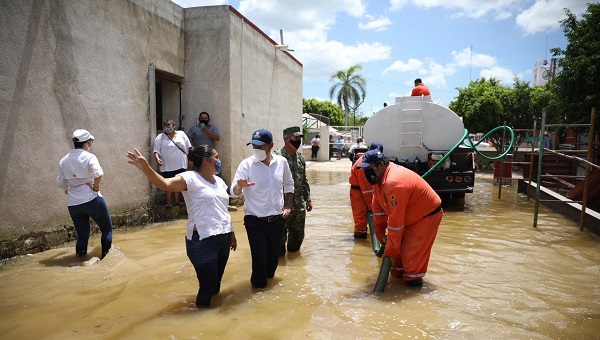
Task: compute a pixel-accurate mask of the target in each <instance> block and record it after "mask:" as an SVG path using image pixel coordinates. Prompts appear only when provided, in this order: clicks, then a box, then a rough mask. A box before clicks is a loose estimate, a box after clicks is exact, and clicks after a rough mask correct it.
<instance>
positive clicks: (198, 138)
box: [187, 112, 221, 148]
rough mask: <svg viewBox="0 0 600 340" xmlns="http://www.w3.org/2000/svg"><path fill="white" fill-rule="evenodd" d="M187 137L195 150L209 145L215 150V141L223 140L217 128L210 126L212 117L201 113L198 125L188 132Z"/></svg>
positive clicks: (206, 113)
mask: <svg viewBox="0 0 600 340" xmlns="http://www.w3.org/2000/svg"><path fill="white" fill-rule="evenodd" d="M187 136H188V138H189V139H190V142H191V143H192V146H193V147H195V148H197V147H199V146H200V145H208V146H210V147H213V148H214V147H215V141H219V140H220V139H221V136H220V135H219V130H217V127H216V126H214V125H212V124H210V115H209V114H208V112H200V115H198V124H196V125H194V126H192V127H191V128H190V129H189V130H188V133H187Z"/></svg>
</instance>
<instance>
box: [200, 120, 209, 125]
mask: <svg viewBox="0 0 600 340" xmlns="http://www.w3.org/2000/svg"><path fill="white" fill-rule="evenodd" d="M202 124H204V126H206V125H208V120H203V119H201V120H200V125H202Z"/></svg>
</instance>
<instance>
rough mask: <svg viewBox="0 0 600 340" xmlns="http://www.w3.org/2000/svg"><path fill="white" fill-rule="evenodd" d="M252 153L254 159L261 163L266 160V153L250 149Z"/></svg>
mask: <svg viewBox="0 0 600 340" xmlns="http://www.w3.org/2000/svg"><path fill="white" fill-rule="evenodd" d="M252 152H254V157H255V158H256V159H258V160H259V161H261V162H262V161H264V160H265V159H267V152H266V151H265V150H261V149H252Z"/></svg>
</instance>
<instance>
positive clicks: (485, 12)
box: [391, 0, 523, 20]
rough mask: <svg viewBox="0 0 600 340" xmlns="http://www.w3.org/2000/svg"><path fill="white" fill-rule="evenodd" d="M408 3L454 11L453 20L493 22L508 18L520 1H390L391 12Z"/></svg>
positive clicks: (517, 8) (419, 6)
mask: <svg viewBox="0 0 600 340" xmlns="http://www.w3.org/2000/svg"><path fill="white" fill-rule="evenodd" d="M407 2H410V3H411V4H412V5H413V6H415V7H418V8H425V9H428V8H434V7H442V8H446V9H449V10H454V11H456V12H454V13H453V14H452V15H451V16H452V17H453V18H462V17H467V18H476V19H480V18H484V17H486V16H492V17H493V18H494V19H495V20H504V19H506V18H509V17H510V16H511V15H512V13H514V12H515V11H518V10H520V7H519V6H520V5H522V3H523V1H522V0H494V1H482V0H453V1H447V0H392V1H391V10H392V11H394V10H399V9H401V8H402V7H404V6H406V5H407Z"/></svg>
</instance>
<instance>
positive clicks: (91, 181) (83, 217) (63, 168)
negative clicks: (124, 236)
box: [56, 129, 113, 259]
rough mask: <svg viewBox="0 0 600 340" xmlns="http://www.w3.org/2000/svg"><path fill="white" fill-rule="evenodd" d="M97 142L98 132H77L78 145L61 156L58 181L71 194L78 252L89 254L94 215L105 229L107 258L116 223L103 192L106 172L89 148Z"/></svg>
mask: <svg viewBox="0 0 600 340" xmlns="http://www.w3.org/2000/svg"><path fill="white" fill-rule="evenodd" d="M93 142H94V136H92V135H91V134H90V133H89V132H88V131H87V130H84V129H78V130H75V132H73V146H74V148H73V149H72V150H71V151H70V152H69V153H68V154H67V155H66V156H65V157H63V158H62V159H61V160H60V163H59V166H58V177H57V178H56V181H57V183H58V186H59V187H60V188H61V189H64V191H65V194H67V195H68V200H67V206H68V208H69V214H70V215H71V219H72V220H73V224H74V226H75V230H76V231H77V243H76V244H75V254H76V255H77V257H78V258H84V257H85V256H86V255H87V251H88V242H89V238H90V218H92V219H93V220H94V222H96V224H98V227H99V228H100V231H101V232H102V236H101V237H100V244H101V246H102V253H101V255H100V258H101V259H103V258H104V257H105V256H106V254H108V251H109V250H110V247H111V245H112V229H113V226H112V220H111V218H110V213H109V212H108V206H107V205H106V201H105V200H104V197H102V194H100V182H101V181H102V176H103V175H104V172H103V171H102V167H101V166H100V162H98V158H97V157H96V156H95V155H94V154H92V153H90V152H89V151H88V150H89V149H90V148H91V147H92V143H93Z"/></svg>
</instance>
